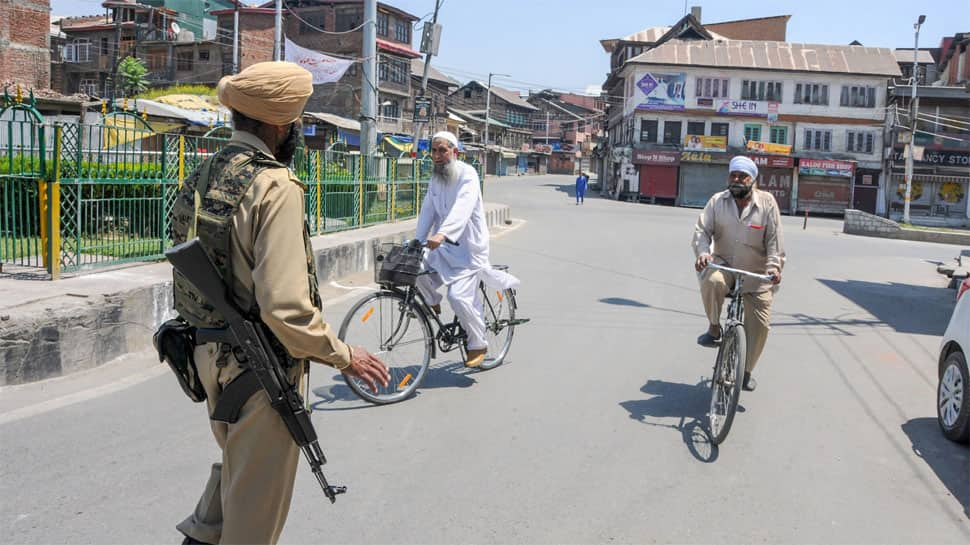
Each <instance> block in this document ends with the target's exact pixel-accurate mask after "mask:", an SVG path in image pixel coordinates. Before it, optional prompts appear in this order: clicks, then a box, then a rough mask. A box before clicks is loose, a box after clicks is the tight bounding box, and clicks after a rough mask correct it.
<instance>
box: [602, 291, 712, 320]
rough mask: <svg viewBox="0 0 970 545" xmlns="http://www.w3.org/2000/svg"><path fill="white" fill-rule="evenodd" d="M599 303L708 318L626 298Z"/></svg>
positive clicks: (695, 313) (609, 298) (611, 298)
mask: <svg viewBox="0 0 970 545" xmlns="http://www.w3.org/2000/svg"><path fill="white" fill-rule="evenodd" d="M599 302H600V303H603V304H606V305H617V306H623V307H635V308H649V309H650V310H657V311H660V312H673V313H674V314H684V315H687V316H696V317H698V318H706V316H704V315H703V314H700V313H697V312H687V311H686V310H677V309H675V308H666V307H657V306H654V305H651V304H649V303H641V302H640V301H637V300H635V299H627V298H626V297H605V298H603V299H600V300H599ZM705 323H706V322H705Z"/></svg>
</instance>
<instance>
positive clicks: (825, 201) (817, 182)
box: [798, 158, 855, 214]
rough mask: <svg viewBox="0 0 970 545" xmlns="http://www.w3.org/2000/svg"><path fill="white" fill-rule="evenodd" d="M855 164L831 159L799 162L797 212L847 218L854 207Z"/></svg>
mask: <svg viewBox="0 0 970 545" xmlns="http://www.w3.org/2000/svg"><path fill="white" fill-rule="evenodd" d="M854 174H855V163H854V162H852V161H836V160H832V159H804V158H803V159H799V160H798V212H812V213H816V214H844V213H845V210H846V208H850V207H851V205H852V180H853V176H854Z"/></svg>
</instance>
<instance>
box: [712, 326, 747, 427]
mask: <svg viewBox="0 0 970 545" xmlns="http://www.w3.org/2000/svg"><path fill="white" fill-rule="evenodd" d="M746 356H747V339H746V337H745V336H744V328H743V327H741V326H740V325H733V326H730V327H728V328H727V331H725V332H724V336H723V338H722V340H721V347H720V349H719V350H718V351H717V360H716V362H715V363H714V373H713V376H712V377H711V410H710V412H709V413H708V419H709V423H710V431H711V440H712V441H713V442H714V444H715V445H720V444H721V443H723V442H724V440H725V439H727V436H728V432H730V431H731V424H733V423H734V414H735V413H736V412H737V410H738V399H740V397H741V384H742V382H744V362H745V359H746Z"/></svg>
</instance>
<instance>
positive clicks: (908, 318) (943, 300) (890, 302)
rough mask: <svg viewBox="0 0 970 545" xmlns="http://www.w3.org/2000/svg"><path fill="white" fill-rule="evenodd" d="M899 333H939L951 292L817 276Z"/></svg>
mask: <svg viewBox="0 0 970 545" xmlns="http://www.w3.org/2000/svg"><path fill="white" fill-rule="evenodd" d="M817 280H818V281H819V282H821V283H822V284H823V285H825V286H827V287H828V288H830V289H831V290H832V291H834V292H836V293H838V294H839V295H841V296H843V297H845V298H846V299H849V300H850V301H852V302H853V303H855V304H857V305H859V306H860V307H862V308H864V309H865V310H866V311H868V312H869V313H870V314H872V315H873V316H875V317H876V319H878V320H879V321H881V322H883V323H885V324H886V325H888V326H889V327H891V328H893V329H895V330H896V331H897V332H899V333H915V334H918V335H942V334H943V332H944V331H945V330H946V324H947V322H948V321H949V319H950V314H951V313H952V312H953V305H954V304H955V302H954V300H953V299H954V297H953V291H952V290H949V289H947V288H933V287H928V286H915V285H911V284H897V283H889V284H884V283H878V282H865V281H861V280H828V279H825V278H819V279H817Z"/></svg>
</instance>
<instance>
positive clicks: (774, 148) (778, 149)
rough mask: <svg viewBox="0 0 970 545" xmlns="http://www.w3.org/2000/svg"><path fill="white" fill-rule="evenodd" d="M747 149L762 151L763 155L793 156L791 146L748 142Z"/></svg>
mask: <svg viewBox="0 0 970 545" xmlns="http://www.w3.org/2000/svg"><path fill="white" fill-rule="evenodd" d="M747 148H748V149H749V150H751V151H760V152H761V153H776V154H778V155H791V146H789V145H787V144H772V143H770V142H755V141H753V140H748V144H747Z"/></svg>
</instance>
